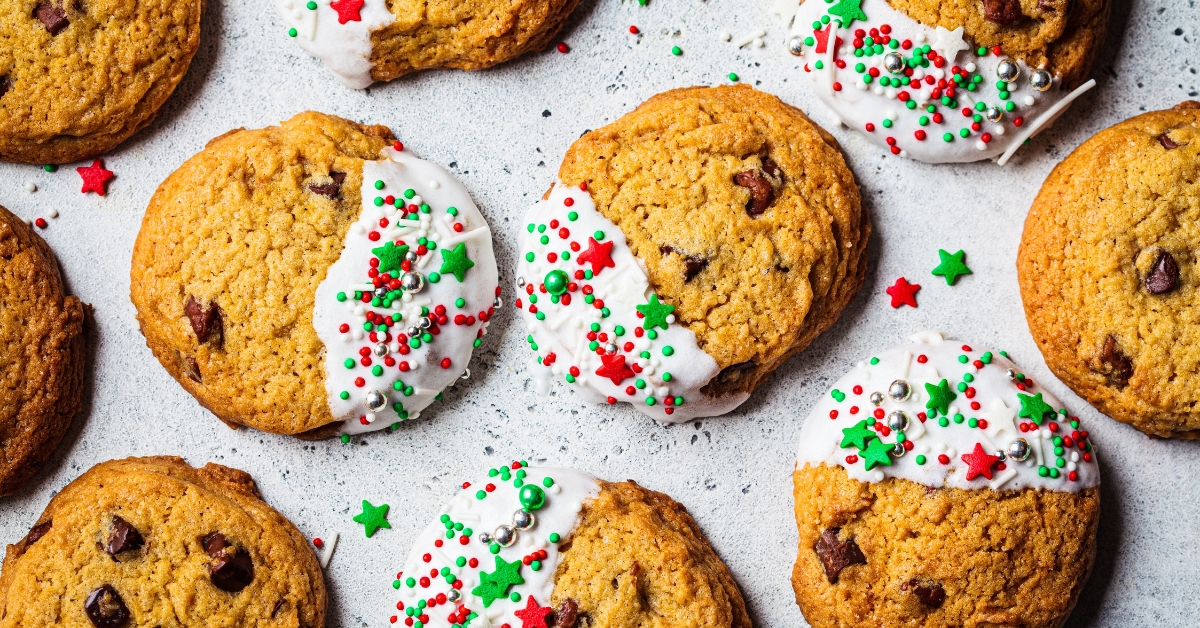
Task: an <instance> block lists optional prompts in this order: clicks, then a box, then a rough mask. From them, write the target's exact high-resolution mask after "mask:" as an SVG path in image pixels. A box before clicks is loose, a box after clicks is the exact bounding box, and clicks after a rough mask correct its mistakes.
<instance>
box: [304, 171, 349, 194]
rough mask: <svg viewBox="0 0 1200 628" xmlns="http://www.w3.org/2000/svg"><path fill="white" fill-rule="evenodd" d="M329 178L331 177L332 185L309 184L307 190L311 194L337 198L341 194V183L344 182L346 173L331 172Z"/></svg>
mask: <svg viewBox="0 0 1200 628" xmlns="http://www.w3.org/2000/svg"><path fill="white" fill-rule="evenodd" d="M329 176H331V177H333V182H332V183H309V184H308V189H309V191H311V192H312V193H313V194H320V195H321V196H327V197H329V198H337V197H338V195H340V194H341V193H342V182H343V181H345V180H346V173H344V172H331V173H329Z"/></svg>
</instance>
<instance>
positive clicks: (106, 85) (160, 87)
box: [0, 0, 205, 164]
mask: <svg viewBox="0 0 1200 628" xmlns="http://www.w3.org/2000/svg"><path fill="white" fill-rule="evenodd" d="M204 6H205V0H88V1H87V2H83V1H82V0H6V2H5V3H4V8H3V10H0V39H3V41H4V45H3V46H0V160H3V161H17V162H24V163H34V164H46V163H56V164H57V163H65V162H69V161H78V160H81V159H86V158H89V157H93V156H95V155H98V154H100V153H103V152H105V151H108V150H110V149H112V148H113V147H115V146H116V145H118V144H120V143H121V142H123V141H125V140H126V139H128V138H129V136H131V135H133V134H134V133H136V132H137V131H138V130H140V129H142V128H143V127H145V126H146V125H148V124H150V122H151V121H152V120H153V119H154V116H155V114H157V113H158V110H159V108H161V107H162V105H163V103H165V102H166V100H167V98H168V97H169V96H170V95H171V92H173V91H175V86H176V85H178V84H179V81H180V79H182V78H183V75H184V73H186V72H187V69H188V65H189V64H190V63H191V61H192V56H193V55H194V54H195V53H196V50H197V49H198V48H199V46H200V16H201V14H203V12H204Z"/></svg>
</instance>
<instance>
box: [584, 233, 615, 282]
mask: <svg viewBox="0 0 1200 628" xmlns="http://www.w3.org/2000/svg"><path fill="white" fill-rule="evenodd" d="M612 248H613V241H612V240H609V241H608V242H605V243H604V244H600V243H599V242H597V241H596V238H592V237H589V238H588V248H587V250H586V251H584V252H582V253H580V254H579V255H577V256H575V259H577V260H579V263H580V264H584V263H588V264H591V265H592V274H593V275H599V274H600V269H602V268H616V267H617V265H616V264H614V263H613V261H612Z"/></svg>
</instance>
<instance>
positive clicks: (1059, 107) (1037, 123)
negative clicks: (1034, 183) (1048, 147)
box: [996, 79, 1096, 166]
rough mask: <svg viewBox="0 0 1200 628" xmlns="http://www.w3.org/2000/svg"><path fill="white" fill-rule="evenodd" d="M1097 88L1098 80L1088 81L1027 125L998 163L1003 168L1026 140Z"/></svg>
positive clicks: (1052, 122)
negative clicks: (1078, 99) (1086, 93)
mask: <svg viewBox="0 0 1200 628" xmlns="http://www.w3.org/2000/svg"><path fill="white" fill-rule="evenodd" d="M1095 86H1096V79H1088V82H1086V83H1084V84H1083V85H1080V86H1079V87H1076V88H1075V91H1072V92H1071V93H1070V94H1067V96H1066V98H1063V99H1062V100H1060V101H1058V102H1056V103H1054V106H1053V107H1051V108H1050V109H1049V110H1048V111H1046V113H1043V114H1042V115H1040V116H1038V119H1037V120H1034V121H1033V123H1032V124H1029V125H1027V128H1025V129H1023V130H1022V131H1021V133H1020V134H1018V135H1017V137H1016V138H1014V140H1013V143H1012V146H1009V147H1008V150H1006V151H1004V154H1003V155H1001V156H1000V159H999V160H997V161H996V163H997V164H999V165H1001V166H1003V165H1004V164H1006V163H1008V160H1009V158H1011V157H1012V156H1013V155H1014V154H1015V153H1016V152H1017V149H1018V148H1020V147H1021V146H1022V145H1024V144H1025V140H1027V139H1029V138H1031V137H1033V136H1034V135H1037V134H1038V133H1039V132H1041V130H1042V127H1047V128H1048V127H1049V126H1050V125H1051V124H1054V121H1055V120H1057V119H1058V117H1059V116H1061V115H1062V114H1063V112H1064V111H1066V110H1067V107H1069V106H1070V105H1071V103H1072V102H1073V101H1074V100H1075V99H1076V98H1079V97H1080V96H1082V95H1083V93H1084V92H1086V91H1088V90H1089V89H1091V88H1093V87H1095Z"/></svg>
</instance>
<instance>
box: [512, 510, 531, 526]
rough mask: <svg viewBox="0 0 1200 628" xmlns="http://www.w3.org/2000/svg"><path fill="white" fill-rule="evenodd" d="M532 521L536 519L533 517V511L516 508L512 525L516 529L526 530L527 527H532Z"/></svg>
mask: <svg viewBox="0 0 1200 628" xmlns="http://www.w3.org/2000/svg"><path fill="white" fill-rule="evenodd" d="M534 521H536V520H535V519H534V517H533V513H531V512H529V511H528V510H518V511H517V512H514V513H513V527H514V528H516V529H518V530H528V529H529V528H532V527H533V524H534Z"/></svg>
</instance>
